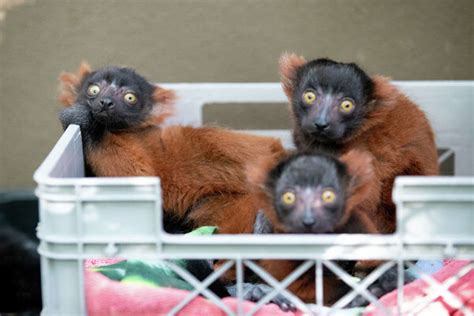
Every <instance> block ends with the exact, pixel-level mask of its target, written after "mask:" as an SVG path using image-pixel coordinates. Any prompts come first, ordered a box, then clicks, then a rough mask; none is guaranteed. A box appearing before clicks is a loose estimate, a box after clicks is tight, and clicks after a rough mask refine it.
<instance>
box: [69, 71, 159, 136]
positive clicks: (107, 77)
mask: <svg viewBox="0 0 474 316" xmlns="http://www.w3.org/2000/svg"><path fill="white" fill-rule="evenodd" d="M153 91H154V86H153V85H152V84H150V83H149V82H148V81H147V80H146V79H144V78H143V77H141V76H140V75H138V74H136V73H135V72H134V71H133V70H131V69H128V68H119V67H108V68H103V69H100V70H98V71H95V72H92V73H91V74H89V75H88V76H87V77H86V78H84V80H83V82H82V83H81V85H80V88H79V91H78V97H77V99H76V103H80V104H85V105H87V106H88V107H89V108H90V110H91V113H92V116H93V118H94V120H95V121H97V122H99V123H102V124H103V125H105V126H106V128H108V129H110V130H120V129H124V128H129V127H133V126H135V125H138V124H139V123H140V122H142V120H143V119H144V118H145V117H146V115H147V114H148V113H149V112H150V110H151V109H152V106H153V99H152V95H153Z"/></svg>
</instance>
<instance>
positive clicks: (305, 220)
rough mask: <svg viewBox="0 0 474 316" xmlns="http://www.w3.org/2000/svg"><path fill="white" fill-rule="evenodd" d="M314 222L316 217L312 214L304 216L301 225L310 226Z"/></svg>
mask: <svg viewBox="0 0 474 316" xmlns="http://www.w3.org/2000/svg"><path fill="white" fill-rule="evenodd" d="M314 224H316V219H315V218H314V217H313V216H305V217H304V218H303V225H304V226H306V227H308V228H309V227H311V226H313V225H314Z"/></svg>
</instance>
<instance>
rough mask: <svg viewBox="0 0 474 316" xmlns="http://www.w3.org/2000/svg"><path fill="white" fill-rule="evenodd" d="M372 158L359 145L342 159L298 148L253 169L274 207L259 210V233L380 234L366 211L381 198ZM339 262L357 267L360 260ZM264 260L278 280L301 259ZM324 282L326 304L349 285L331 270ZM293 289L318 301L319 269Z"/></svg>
mask: <svg viewBox="0 0 474 316" xmlns="http://www.w3.org/2000/svg"><path fill="white" fill-rule="evenodd" d="M372 160H373V158H372V156H371V155H370V153H368V152H362V151H358V150H352V151H349V152H347V153H346V154H344V155H343V156H342V157H340V158H339V159H337V158H335V157H334V156H332V155H328V154H324V153H317V154H314V153H312V154H300V153H297V154H293V155H290V156H289V157H288V158H285V159H283V160H282V161H280V162H279V163H278V164H277V165H276V166H274V167H272V166H270V165H267V166H262V167H260V168H259V170H256V171H255V172H254V173H253V178H252V180H251V182H252V183H257V184H259V183H264V187H263V189H261V191H260V192H261V194H262V195H263V196H264V197H263V199H267V203H266V204H267V205H269V206H271V207H268V208H266V209H263V210H262V211H261V212H259V214H258V215H257V219H256V222H255V227H254V233H256V234H266V233H277V234H278V233H280V234H281V233H290V234H295V233H297V234H336V233H350V234H351V233H352V234H354V233H375V232H376V228H375V226H374V223H373V222H372V221H371V219H370V218H369V217H368V215H367V214H366V212H365V209H366V208H370V207H373V206H374V205H376V204H377V203H378V198H377V197H378V195H379V190H380V185H379V184H378V183H377V181H376V178H375V172H374V169H373V168H372ZM268 169H270V171H268V172H267V175H265V170H268ZM337 263H338V264H339V265H340V266H341V267H343V268H344V269H345V270H346V271H348V272H352V268H353V266H354V263H355V262H354V261H352V262H349V261H338V262H337ZM259 264H260V265H261V266H262V267H263V268H264V269H265V270H267V271H268V272H270V273H271V274H272V275H273V276H274V277H275V278H276V279H278V280H283V279H284V278H285V277H286V276H288V274H290V273H291V272H292V271H293V270H295V269H296V268H297V267H298V265H299V264H301V261H297V260H278V261H277V260H260V261H259ZM323 287H324V290H323V292H324V296H323V297H324V303H325V304H331V303H333V302H335V300H337V299H338V298H340V297H341V296H342V295H343V294H344V293H346V292H347V290H348V286H347V285H346V284H345V283H344V282H342V280H340V279H339V278H337V277H336V276H335V275H334V274H332V273H330V272H329V271H326V269H325V270H324V277H323ZM288 289H289V290H290V291H291V292H292V293H293V294H295V295H296V296H298V297H299V298H300V299H302V300H303V301H305V302H308V303H310V302H313V303H314V300H315V275H314V270H311V271H310V272H307V273H305V274H304V275H303V276H301V277H300V278H298V279H297V280H296V281H294V282H293V283H292V284H291V285H290V286H289V287H288ZM267 292H268V291H266V292H265V293H263V294H266V293H267ZM262 296H263V295H262Z"/></svg>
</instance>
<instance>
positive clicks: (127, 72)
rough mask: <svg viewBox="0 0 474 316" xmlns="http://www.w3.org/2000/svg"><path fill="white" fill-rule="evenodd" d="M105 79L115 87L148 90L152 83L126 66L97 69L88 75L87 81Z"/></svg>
mask: <svg viewBox="0 0 474 316" xmlns="http://www.w3.org/2000/svg"><path fill="white" fill-rule="evenodd" d="M101 81H105V82H107V83H109V84H114V85H116V86H117V87H130V88H134V89H136V90H149V89H151V88H152V85H151V84H150V83H149V82H148V81H147V80H146V79H145V78H143V77H142V76H140V75H138V74H137V73H135V72H134V71H133V70H131V69H128V68H120V67H106V68H102V69H99V70H97V71H95V72H93V73H91V75H90V76H89V77H88V82H101Z"/></svg>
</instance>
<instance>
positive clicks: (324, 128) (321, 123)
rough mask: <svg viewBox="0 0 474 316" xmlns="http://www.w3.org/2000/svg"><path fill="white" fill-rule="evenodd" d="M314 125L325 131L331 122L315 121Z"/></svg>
mask: <svg viewBox="0 0 474 316" xmlns="http://www.w3.org/2000/svg"><path fill="white" fill-rule="evenodd" d="M314 126H316V128H317V129H318V130H319V131H324V130H326V129H327V128H328V127H329V124H328V123H327V122H320V121H318V122H314Z"/></svg>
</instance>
